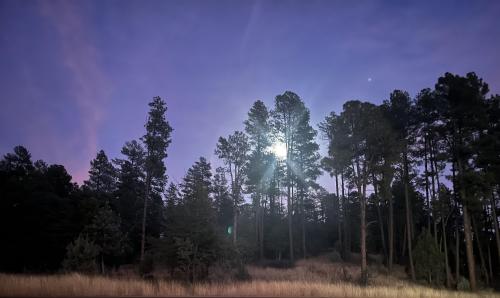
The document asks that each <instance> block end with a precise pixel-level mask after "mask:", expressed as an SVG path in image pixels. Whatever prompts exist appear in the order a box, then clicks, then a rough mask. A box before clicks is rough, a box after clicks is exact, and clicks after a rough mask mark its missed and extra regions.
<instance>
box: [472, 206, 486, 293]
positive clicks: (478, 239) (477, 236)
mask: <svg viewBox="0 0 500 298" xmlns="http://www.w3.org/2000/svg"><path fill="white" fill-rule="evenodd" d="M471 220H472V228H473V230H474V234H475V237H474V238H476V243H477V248H478V250H479V260H480V261H481V271H482V272H483V276H484V278H485V280H486V284H487V285H489V284H490V279H489V275H488V269H486V262H485V260H484V254H483V246H482V245H481V237H480V234H479V230H478V228H477V220H476V219H474V216H473V215H471Z"/></svg>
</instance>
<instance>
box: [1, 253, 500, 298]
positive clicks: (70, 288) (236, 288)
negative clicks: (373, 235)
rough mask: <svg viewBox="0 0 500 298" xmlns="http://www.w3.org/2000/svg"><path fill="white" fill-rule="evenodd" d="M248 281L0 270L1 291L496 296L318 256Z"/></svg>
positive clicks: (253, 271)
mask: <svg viewBox="0 0 500 298" xmlns="http://www.w3.org/2000/svg"><path fill="white" fill-rule="evenodd" d="M248 271H249V273H250V275H251V277H252V279H251V281H244V282H231V283H199V284H195V285H191V286H186V285H183V284H181V283H177V282H172V281H168V280H163V279H158V280H157V281H155V282H151V281H145V280H141V279H139V278H134V277H103V276H85V275H80V274H64V275H45V276H41V275H31V276H30V275H7V274H0V296H48V297H50V296H52V297H56V296H59V297H60V296H103V295H104V296H141V295H145V296H276V297H279V296H281V297H299V296H309V297H500V295H499V294H496V293H494V292H486V291H483V292H478V293H474V294H473V293H470V292H457V291H447V290H443V289H433V288H429V287H425V286H420V285H416V284H412V283H410V282H408V281H407V280H406V279H405V276H404V272H402V271H401V268H399V269H398V270H396V272H395V273H394V274H393V275H391V276H388V275H385V274H382V273H380V272H377V270H376V269H372V277H371V279H370V285H369V286H367V287H360V286H358V285H356V284H355V283H353V282H349V281H347V280H349V279H353V280H354V279H355V278H356V275H357V274H358V271H357V267H356V266H354V265H346V266H340V265H338V264H332V263H328V262H327V261H325V260H322V259H311V260H307V261H299V262H298V263H297V266H296V267H294V268H291V269H273V268H260V267H252V266H249V267H248Z"/></svg>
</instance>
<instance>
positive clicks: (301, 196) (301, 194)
mask: <svg viewBox="0 0 500 298" xmlns="http://www.w3.org/2000/svg"><path fill="white" fill-rule="evenodd" d="M300 209H301V210H300V221H301V225H302V229H301V232H302V257H303V258H304V259H305V258H306V255H307V251H306V219H305V214H304V213H305V208H304V190H303V189H302V190H301V191H300Z"/></svg>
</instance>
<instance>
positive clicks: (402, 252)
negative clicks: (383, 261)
mask: <svg viewBox="0 0 500 298" xmlns="http://www.w3.org/2000/svg"><path fill="white" fill-rule="evenodd" d="M406 227H407V224H406V221H405V227H404V229H403V245H402V248H403V249H402V250H401V256H403V257H404V255H405V253H406V243H408V241H406V237H407V235H406V232H407V231H408V229H407V228H406Z"/></svg>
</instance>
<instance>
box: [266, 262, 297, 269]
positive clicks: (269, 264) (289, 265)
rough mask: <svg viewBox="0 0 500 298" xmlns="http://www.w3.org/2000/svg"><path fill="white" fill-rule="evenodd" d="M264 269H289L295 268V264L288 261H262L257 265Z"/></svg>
mask: <svg viewBox="0 0 500 298" xmlns="http://www.w3.org/2000/svg"><path fill="white" fill-rule="evenodd" d="M257 265H258V266H260V267H264V268H267V267H269V268H276V269H289V268H293V267H295V263H294V262H292V261H290V260H262V261H259V262H258V263H257Z"/></svg>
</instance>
